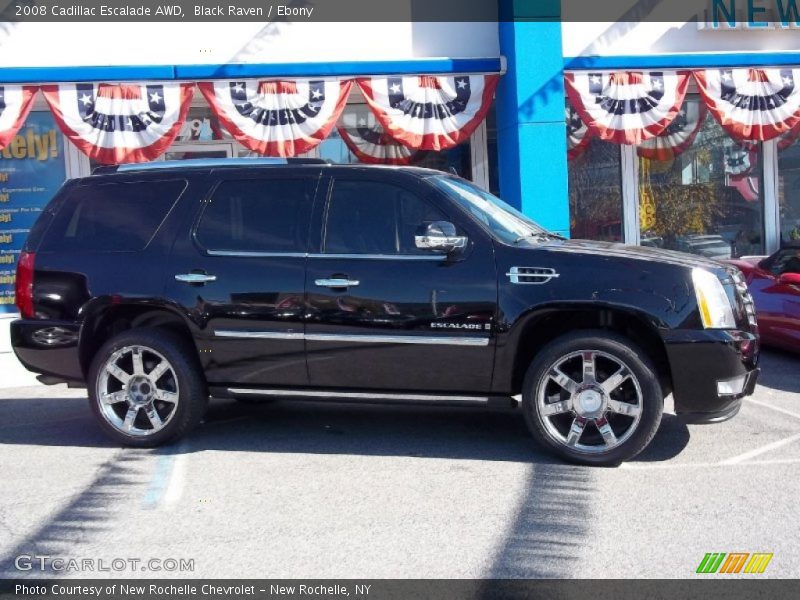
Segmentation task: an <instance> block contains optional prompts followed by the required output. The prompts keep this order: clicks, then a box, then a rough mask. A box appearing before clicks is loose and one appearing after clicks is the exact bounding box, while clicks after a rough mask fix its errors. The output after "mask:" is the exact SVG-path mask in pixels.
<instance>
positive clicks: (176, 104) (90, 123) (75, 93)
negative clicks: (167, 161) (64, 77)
mask: <svg viewBox="0 0 800 600" xmlns="http://www.w3.org/2000/svg"><path fill="white" fill-rule="evenodd" d="M42 91H43V93H44V97H45V99H46V100H47V103H48V104H49V105H50V110H51V111H52V112H53V116H54V117H55V119H56V122H57V123H58V126H59V127H60V128H61V130H62V131H63V132H64V135H66V136H67V137H68V138H69V139H70V140H71V141H72V143H73V144H75V145H76V146H77V147H78V148H79V149H80V150H81V152H83V153H84V154H86V155H87V156H88V157H89V158H92V159H94V160H96V161H98V162H100V163H103V164H119V163H136V162H146V161H150V160H153V159H155V158H157V157H159V156H160V155H161V154H163V153H164V151H166V149H167V148H168V147H169V146H170V144H172V141H173V140H174V139H175V137H176V136H177V135H178V133H179V132H180V129H181V126H182V125H183V122H184V121H185V119H186V114H187V113H188V112H189V105H190V104H191V102H192V93H193V91H194V84H192V83H183V84H180V83H171V82H170V83H166V82H164V83H161V82H144V83H130V84H113V85H112V84H107V83H77V84H61V85H46V86H43V87H42Z"/></svg>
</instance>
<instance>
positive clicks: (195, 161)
mask: <svg viewBox="0 0 800 600" xmlns="http://www.w3.org/2000/svg"><path fill="white" fill-rule="evenodd" d="M286 164H299V165H325V164H330V161H327V160H323V159H321V158H264V157H261V158H190V159H187V160H161V161H156V162H149V163H130V164H124V165H102V166H99V167H95V168H94V169H93V170H92V175H105V174H107V173H130V172H134V171H156V170H160V169H193V168H206V169H207V168H220V167H243V166H258V165H262V166H263V165H286Z"/></svg>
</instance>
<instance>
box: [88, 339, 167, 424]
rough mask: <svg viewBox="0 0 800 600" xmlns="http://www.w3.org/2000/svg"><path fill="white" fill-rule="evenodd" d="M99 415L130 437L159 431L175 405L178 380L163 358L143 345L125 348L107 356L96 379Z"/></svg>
mask: <svg viewBox="0 0 800 600" xmlns="http://www.w3.org/2000/svg"><path fill="white" fill-rule="evenodd" d="M96 391H97V403H98V405H99V408H100V413H101V414H102V415H103V417H104V418H105V420H106V421H108V423H110V424H111V425H112V426H113V427H114V428H115V429H117V430H118V431H120V432H121V433H124V434H125V435H130V436H137V437H139V436H148V435H152V434H154V433H156V432H158V431H161V430H162V429H163V428H164V427H165V426H166V425H167V423H169V422H170V420H171V419H172V418H173V416H174V415H175V412H176V408H177V406H178V378H177V376H176V375H175V370H174V369H173V367H172V365H170V363H169V361H168V360H167V359H166V358H164V356H163V355H162V354H160V353H158V352H156V351H155V350H153V349H152V348H148V347H146V346H125V347H123V348H120V349H119V350H117V351H115V352H114V353H113V354H111V356H109V357H108V360H106V362H105V364H104V365H103V366H102V368H101V370H100V373H99V375H98V377H97V390H96Z"/></svg>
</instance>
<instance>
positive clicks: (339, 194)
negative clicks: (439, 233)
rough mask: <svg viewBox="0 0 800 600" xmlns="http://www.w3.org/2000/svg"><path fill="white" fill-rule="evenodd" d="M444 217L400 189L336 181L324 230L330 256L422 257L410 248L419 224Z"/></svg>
mask: <svg viewBox="0 0 800 600" xmlns="http://www.w3.org/2000/svg"><path fill="white" fill-rule="evenodd" d="M445 220H447V217H446V216H445V215H444V214H443V213H442V212H441V211H439V210H438V209H437V208H435V207H434V206H431V205H430V204H429V203H428V202H426V201H424V200H422V199H420V198H418V197H417V196H415V195H413V194H412V193H410V192H408V191H407V190H405V189H404V188H401V187H399V186H396V185H392V184H388V183H380V182H375V181H336V182H335V184H334V186H333V194H332V195H331V202H330V206H329V207H328V221H327V227H326V230H325V252H327V253H331V254H425V251H424V250H418V249H417V248H416V246H415V245H414V234H415V233H416V231H417V229H418V228H419V227H420V225H424V224H427V223H430V222H432V221H445Z"/></svg>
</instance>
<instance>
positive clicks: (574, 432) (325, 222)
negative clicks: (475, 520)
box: [11, 159, 758, 464]
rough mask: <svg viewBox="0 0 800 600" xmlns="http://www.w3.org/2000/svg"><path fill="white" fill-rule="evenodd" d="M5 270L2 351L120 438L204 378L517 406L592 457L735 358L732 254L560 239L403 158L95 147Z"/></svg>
mask: <svg viewBox="0 0 800 600" xmlns="http://www.w3.org/2000/svg"><path fill="white" fill-rule="evenodd" d="M16 286H17V287H16V294H17V303H18V307H19V310H20V312H21V317H22V318H21V319H19V320H16V321H14V322H13V324H12V330H11V335H12V344H13V347H14V350H15V351H16V353H17V356H18V357H19V359H20V360H21V361H22V363H23V364H24V365H25V366H26V367H27V368H28V369H30V370H32V371H34V372H36V373H40V374H41V375H40V380H41V381H43V382H44V383H57V382H69V383H72V384H78V385H82V384H84V385H86V386H87V388H88V392H89V400H90V404H91V407H92V410H93V411H94V413H95V414H96V416H97V418H98V422H99V424H100V426H101V427H102V428H103V429H104V430H105V431H106V432H107V433H108V434H109V435H110V436H111V437H112V438H114V439H116V440H118V441H120V442H122V443H124V444H128V445H132V446H155V445H158V444H163V443H166V442H170V441H172V440H175V439H176V438H178V437H180V436H182V435H184V434H186V433H187V432H188V431H189V430H190V429H191V428H192V427H194V426H195V425H197V424H198V423H199V422H200V420H201V418H202V416H203V413H204V410H205V408H206V405H207V402H208V400H209V398H220V397H222V398H241V399H245V398H274V397H280V398H284V399H298V400H299V399H308V398H312V399H316V400H339V401H356V402H379V401H388V402H403V401H405V402H417V403H429V404H430V403H437V404H439V403H442V404H445V403H454V404H467V405H475V406H486V405H490V406H507V407H509V408H517V407H518V408H519V409H521V411H522V413H523V415H524V417H525V420H526V421H527V424H528V426H529V428H530V430H531V433H532V434H533V436H534V437H535V438H536V439H537V440H538V441H539V442H541V443H542V444H543V445H545V446H546V447H548V448H550V449H551V450H553V451H555V452H557V453H558V454H560V455H561V456H563V457H565V458H567V459H569V460H572V461H577V462H582V463H588V464H615V463H618V462H620V461H622V460H626V459H629V458H631V457H633V456H635V455H636V454H638V453H639V452H640V451H641V450H642V449H644V448H645V447H646V446H647V445H648V444H649V443H650V440H651V439H652V438H653V436H654V434H655V433H656V430H657V429H658V426H659V422H660V420H661V414H662V410H663V405H664V398H665V397H666V396H667V395H668V394H669V393H672V394H673V396H674V403H675V408H676V411H677V412H678V413H679V414H682V415H684V416H685V417H686V418H688V419H692V420H694V421H707V422H708V421H717V420H724V419H726V418H729V417H731V416H733V415H734V414H736V412H737V411H738V410H739V406H740V403H741V399H742V398H743V397H744V396H746V395H748V394H751V393H752V391H753V388H754V386H755V382H756V377H757V373H758V369H757V362H758V332H757V326H756V320H755V313H754V310H753V303H752V300H751V298H750V295H749V294H748V291H747V287H746V285H745V284H744V281H743V279H742V277H741V274H740V273H739V272H738V271H737V270H736V269H735V268H734V267H730V266H724V265H722V264H720V263H717V262H713V261H710V260H702V259H699V258H696V257H689V256H687V255H683V254H678V253H674V252H667V251H660V250H655V249H651V248H640V247H630V246H623V245H619V244H611V243H600V242H589V241H572V240H566V239H562V238H561V237H559V236H557V235H553V234H551V233H549V232H547V231H545V230H544V229H543V228H541V227H540V226H539V225H537V224H536V223H535V222H533V221H532V220H531V219H529V218H528V217H527V216H525V215H523V214H521V213H519V212H518V211H516V210H515V209H513V208H512V207H510V206H508V205H507V204H505V203H503V202H502V201H501V200H499V199H498V198H496V197H494V196H492V195H490V194H488V193H486V192H485V191H483V190H481V189H480V188H478V187H476V186H475V185H473V184H471V183H469V182H467V181H465V180H463V179H459V178H458V177H454V176H451V175H447V174H443V173H440V172H437V171H430V170H425V169H416V168H390V167H365V166H359V165H329V164H323V163H321V162H319V161H316V162H315V161H291V160H290V161H276V160H268V159H263V160H261V159H247V160H226V161H182V162H178V163H169V162H162V163H151V164H148V165H126V166H120V167H111V168H102V169H100V170H99V171H96V172H95V174H93V175H92V176H90V177H86V178H83V179H78V180H73V181H69V182H67V183H66V184H65V185H64V186H63V187H62V189H61V190H60V191H59V192H58V194H57V195H56V196H55V198H54V199H53V200H52V202H51V203H50V204H49V206H48V207H47V209H46V210H45V211H44V212H43V214H42V215H41V216H40V218H39V220H38V221H37V223H36V225H35V227H34V228H33V230H32V231H31V234H30V236H29V237H28V240H27V244H26V246H25V248H24V250H23V252H22V253H21V255H20V258H19V263H18V271H17V280H16ZM519 394H521V397H522V400H521V402H517V401H516V400H515V399H514V396H517V395H519Z"/></svg>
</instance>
